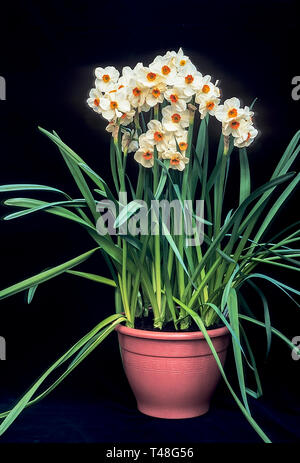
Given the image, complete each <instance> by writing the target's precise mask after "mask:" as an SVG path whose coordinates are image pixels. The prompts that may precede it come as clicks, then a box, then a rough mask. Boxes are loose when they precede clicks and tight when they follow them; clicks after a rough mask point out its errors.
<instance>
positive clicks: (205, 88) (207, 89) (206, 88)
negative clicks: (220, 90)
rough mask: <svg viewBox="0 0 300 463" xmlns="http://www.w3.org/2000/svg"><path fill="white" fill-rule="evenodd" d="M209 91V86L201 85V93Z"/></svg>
mask: <svg viewBox="0 0 300 463" xmlns="http://www.w3.org/2000/svg"><path fill="white" fill-rule="evenodd" d="M209 91H210V86H209V85H206V84H205V85H203V87H202V92H203V93H208V92H209Z"/></svg>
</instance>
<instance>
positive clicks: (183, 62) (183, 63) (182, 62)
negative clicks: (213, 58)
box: [165, 48, 196, 74]
mask: <svg viewBox="0 0 300 463" xmlns="http://www.w3.org/2000/svg"><path fill="white" fill-rule="evenodd" d="M165 56H166V57H167V58H171V57H172V58H173V59H174V61H175V65H176V68H177V72H178V73H179V74H184V73H185V71H186V69H187V68H190V69H192V70H194V71H196V67H195V66H194V65H193V63H192V62H191V60H190V58H189V57H188V56H186V55H185V54H184V53H183V50H182V48H179V50H178V52H177V53H176V51H168V52H167V53H166V55H165Z"/></svg>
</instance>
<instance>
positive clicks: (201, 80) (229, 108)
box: [87, 48, 258, 171]
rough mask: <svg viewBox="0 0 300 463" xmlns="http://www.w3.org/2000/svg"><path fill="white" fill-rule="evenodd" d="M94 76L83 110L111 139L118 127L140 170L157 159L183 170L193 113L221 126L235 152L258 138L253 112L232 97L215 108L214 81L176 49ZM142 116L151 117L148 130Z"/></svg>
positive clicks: (217, 94)
mask: <svg viewBox="0 0 300 463" xmlns="http://www.w3.org/2000/svg"><path fill="white" fill-rule="evenodd" d="M95 75H96V81H95V88H93V89H91V91H90V94H89V98H88V100H87V103H88V105H89V106H90V107H91V108H92V109H93V110H94V111H95V112H97V113H98V114H101V115H102V116H103V117H104V118H105V119H106V120H108V121H109V124H108V126H107V128H106V129H107V130H108V131H109V132H112V134H113V136H116V135H117V134H118V131H119V129H120V128H121V131H122V132H123V138H122V149H123V151H124V153H130V152H135V155H134V159H135V160H136V161H137V162H139V163H140V164H142V165H143V166H144V167H147V168H151V167H153V165H154V159H155V156H157V157H158V159H168V160H169V161H170V163H169V167H170V168H172V169H177V170H180V171H181V170H183V169H184V168H185V165H186V164H187V163H188V162H189V158H188V157H186V155H185V154H186V150H187V148H188V128H189V126H190V124H192V123H193V120H194V115H195V114H194V113H195V111H196V110H197V109H198V111H199V113H200V118H201V119H204V118H206V117H207V118H208V117H210V116H214V117H215V118H216V119H217V120H218V121H220V122H221V123H222V133H223V135H224V136H226V137H229V136H232V137H233V139H234V145H235V146H236V147H238V148H242V147H246V146H249V145H250V144H251V143H252V141H253V140H254V138H255V137H256V135H257V133H258V132H257V130H256V129H255V128H254V126H253V114H254V113H253V111H251V110H250V109H249V107H247V106H245V107H244V108H241V107H240V101H239V99H238V98H235V97H234V98H230V99H228V100H226V101H224V103H223V104H220V103H221V99H220V89H219V87H218V85H217V82H216V83H213V82H212V81H211V76H209V75H202V74H201V73H200V72H199V71H198V70H197V69H196V67H195V66H194V64H193V63H192V62H191V60H190V58H189V57H188V56H185V55H184V53H183V50H182V49H181V48H180V49H179V51H178V52H175V51H168V52H167V53H166V54H165V55H164V56H157V57H156V58H155V59H154V60H153V62H152V63H150V64H149V66H144V65H143V63H137V65H136V66H135V67H134V69H131V68H130V67H128V66H126V67H124V68H123V70H122V75H120V73H119V71H118V70H117V69H116V68H114V67H113V66H107V67H105V68H102V67H98V68H96V70H95ZM144 112H146V113H149V112H150V121H149V122H148V124H147V125H146V124H145V121H144V118H143V114H141V113H144ZM140 118H143V124H141V119H140ZM130 126H131V127H130ZM141 126H142V128H143V129H144V130H143V131H142V129H141Z"/></svg>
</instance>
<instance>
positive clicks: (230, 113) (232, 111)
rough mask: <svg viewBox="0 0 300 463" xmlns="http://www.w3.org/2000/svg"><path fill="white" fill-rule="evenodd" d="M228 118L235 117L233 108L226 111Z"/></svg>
mask: <svg viewBox="0 0 300 463" xmlns="http://www.w3.org/2000/svg"><path fill="white" fill-rule="evenodd" d="M227 114H228V117H236V116H237V109H235V108H231V109H230V110H229V111H228V113H227Z"/></svg>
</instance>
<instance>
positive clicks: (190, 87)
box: [175, 66, 202, 96]
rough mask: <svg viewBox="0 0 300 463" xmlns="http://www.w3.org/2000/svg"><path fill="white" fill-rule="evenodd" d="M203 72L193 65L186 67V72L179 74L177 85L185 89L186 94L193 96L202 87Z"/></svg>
mask: <svg viewBox="0 0 300 463" xmlns="http://www.w3.org/2000/svg"><path fill="white" fill-rule="evenodd" d="M201 82H202V74H201V72H199V71H197V70H194V69H193V68H192V67H191V66H188V67H187V68H186V69H185V72H184V74H182V75H178V76H177V77H176V80H175V85H176V87H180V88H182V89H183V92H184V94H185V95H186V96H193V95H194V94H195V93H197V92H198V91H199V90H200V88H201Z"/></svg>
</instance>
